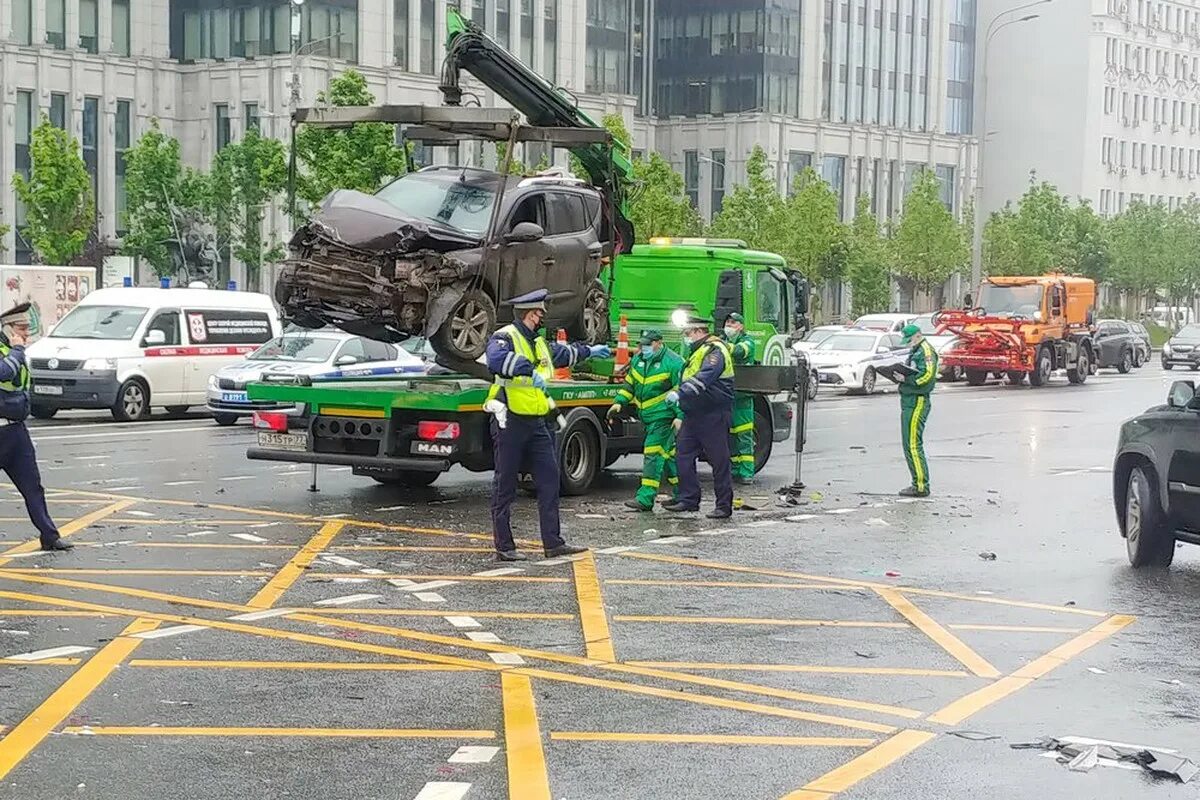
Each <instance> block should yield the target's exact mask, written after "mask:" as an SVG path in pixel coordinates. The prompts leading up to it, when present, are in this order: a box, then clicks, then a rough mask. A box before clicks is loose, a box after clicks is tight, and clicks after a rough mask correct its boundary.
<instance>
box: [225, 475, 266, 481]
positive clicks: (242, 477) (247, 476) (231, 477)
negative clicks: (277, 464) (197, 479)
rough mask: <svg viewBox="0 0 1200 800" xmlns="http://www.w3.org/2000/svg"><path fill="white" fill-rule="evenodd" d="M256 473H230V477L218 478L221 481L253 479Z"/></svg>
mask: <svg viewBox="0 0 1200 800" xmlns="http://www.w3.org/2000/svg"><path fill="white" fill-rule="evenodd" d="M256 477H257V476H256V475H230V476H229V477H228V478H218V479H217V480H220V481H252V480H254V479H255V478H256Z"/></svg>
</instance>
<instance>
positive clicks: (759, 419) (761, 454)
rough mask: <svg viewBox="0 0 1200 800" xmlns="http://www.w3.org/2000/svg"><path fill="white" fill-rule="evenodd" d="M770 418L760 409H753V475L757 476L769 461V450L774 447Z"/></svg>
mask: <svg viewBox="0 0 1200 800" xmlns="http://www.w3.org/2000/svg"><path fill="white" fill-rule="evenodd" d="M773 433H774V431H773V429H772V426H771V418H770V417H768V416H767V415H766V414H764V413H763V412H762V411H761V410H760V409H757V408H756V409H754V474H755V475H757V474H758V473H759V472H760V471H761V470H762V469H763V467H765V466H767V462H768V461H769V460H770V459H771V448H772V447H773V446H774V445H775V437H774V435H773Z"/></svg>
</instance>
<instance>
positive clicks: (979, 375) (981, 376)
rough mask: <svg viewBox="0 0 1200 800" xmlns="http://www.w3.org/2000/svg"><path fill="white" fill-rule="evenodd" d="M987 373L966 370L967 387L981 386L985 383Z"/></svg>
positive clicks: (984, 371)
mask: <svg viewBox="0 0 1200 800" xmlns="http://www.w3.org/2000/svg"><path fill="white" fill-rule="evenodd" d="M987 377H988V374H987V371H986V370H982V369H969V370H967V385H968V386H983V385H984V384H985V383H987Z"/></svg>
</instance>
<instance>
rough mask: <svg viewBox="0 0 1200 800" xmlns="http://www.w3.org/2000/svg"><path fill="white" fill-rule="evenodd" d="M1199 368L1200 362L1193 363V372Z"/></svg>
mask: <svg viewBox="0 0 1200 800" xmlns="http://www.w3.org/2000/svg"><path fill="white" fill-rule="evenodd" d="M1198 369H1200V364H1192V372H1195V371H1196V370H1198Z"/></svg>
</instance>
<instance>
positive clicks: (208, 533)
mask: <svg viewBox="0 0 1200 800" xmlns="http://www.w3.org/2000/svg"><path fill="white" fill-rule="evenodd" d="M214 533H216V531H192V532H191V533H185V534H184V536H187V537H189V538H190V537H192V536H212V535H213V534H214Z"/></svg>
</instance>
